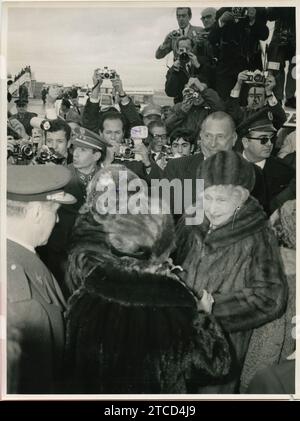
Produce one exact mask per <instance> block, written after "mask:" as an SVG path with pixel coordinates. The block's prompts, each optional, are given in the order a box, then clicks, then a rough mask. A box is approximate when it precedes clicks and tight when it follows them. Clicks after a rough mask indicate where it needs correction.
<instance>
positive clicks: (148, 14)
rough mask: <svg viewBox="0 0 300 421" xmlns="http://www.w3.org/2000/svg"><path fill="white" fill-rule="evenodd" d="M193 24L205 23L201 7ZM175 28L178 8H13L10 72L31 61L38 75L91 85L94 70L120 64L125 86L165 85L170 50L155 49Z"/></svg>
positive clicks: (46, 79) (50, 80)
mask: <svg viewBox="0 0 300 421" xmlns="http://www.w3.org/2000/svg"><path fill="white" fill-rule="evenodd" d="M192 10H193V18H192V21H191V22H192V24H194V25H198V26H202V25H201V20H200V12H201V10H202V8H197V9H196V8H193V9H192ZM176 28H177V21H176V14H175V8H138V7H136V6H134V7H132V8H129V7H123V8H120V7H118V8H116V7H114V8H113V7H110V8H102V7H93V8H87V7H85V8H78V7H77V8H54V7H52V8H45V7H43V8H39V7H35V8H12V9H9V13H8V41H7V42H8V45H7V53H8V71H9V72H11V73H12V75H14V74H15V73H17V72H18V71H19V70H20V69H21V68H22V67H23V66H25V65H31V68H32V70H33V72H34V74H35V77H36V80H38V81H43V82H46V83H54V82H58V83H63V84H64V85H65V86H66V85H70V84H72V83H76V84H81V85H84V84H86V83H89V84H91V83H92V82H91V75H92V73H93V69H95V68H97V67H102V66H105V65H107V66H108V67H111V68H115V69H117V71H118V73H119V74H120V75H121V77H122V79H123V83H124V86H125V88H126V86H128V87H134V86H136V87H152V88H154V89H164V81H165V74H166V72H167V65H172V58H171V55H169V56H167V57H166V58H164V59H162V60H156V59H155V57H154V54H155V50H156V48H157V47H158V45H159V44H160V43H161V42H162V41H163V39H164V37H165V35H166V34H167V33H168V32H169V31H170V30H172V29H176Z"/></svg>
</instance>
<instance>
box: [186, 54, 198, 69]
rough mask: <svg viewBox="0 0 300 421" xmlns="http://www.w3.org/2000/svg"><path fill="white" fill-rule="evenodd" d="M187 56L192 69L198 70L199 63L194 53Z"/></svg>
mask: <svg viewBox="0 0 300 421" xmlns="http://www.w3.org/2000/svg"><path fill="white" fill-rule="evenodd" d="M188 56H189V58H190V61H191V63H192V65H193V66H194V67H196V69H199V67H200V63H199V61H198V59H197V56H196V55H195V54H194V53H192V52H191V51H190V52H189V53H188Z"/></svg>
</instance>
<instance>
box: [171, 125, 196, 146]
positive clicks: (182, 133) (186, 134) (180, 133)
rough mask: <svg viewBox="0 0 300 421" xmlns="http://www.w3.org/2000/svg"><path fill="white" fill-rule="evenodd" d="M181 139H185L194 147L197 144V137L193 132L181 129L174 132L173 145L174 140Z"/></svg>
mask: <svg viewBox="0 0 300 421" xmlns="http://www.w3.org/2000/svg"><path fill="white" fill-rule="evenodd" d="M180 138H182V139H184V140H185V141H186V142H189V143H190V144H192V145H194V144H195V136H194V133H193V131H192V130H189V129H185V128H181V127H179V128H178V129H175V130H173V131H172V132H171V134H170V143H171V145H172V143H173V142H174V140H177V139H180Z"/></svg>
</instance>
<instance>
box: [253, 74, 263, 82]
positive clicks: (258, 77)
mask: <svg viewBox="0 0 300 421" xmlns="http://www.w3.org/2000/svg"><path fill="white" fill-rule="evenodd" d="M254 81H255V82H261V81H262V77H261V75H255V76H254Z"/></svg>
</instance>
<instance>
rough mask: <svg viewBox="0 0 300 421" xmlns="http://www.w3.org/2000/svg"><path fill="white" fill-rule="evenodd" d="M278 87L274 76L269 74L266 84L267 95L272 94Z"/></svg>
mask: <svg viewBox="0 0 300 421" xmlns="http://www.w3.org/2000/svg"><path fill="white" fill-rule="evenodd" d="M275 86H276V79H275V77H274V76H273V75H271V74H269V75H268V76H267V78H266V82H265V91H266V94H267V95H270V94H272V92H273V89H274V88H275Z"/></svg>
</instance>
